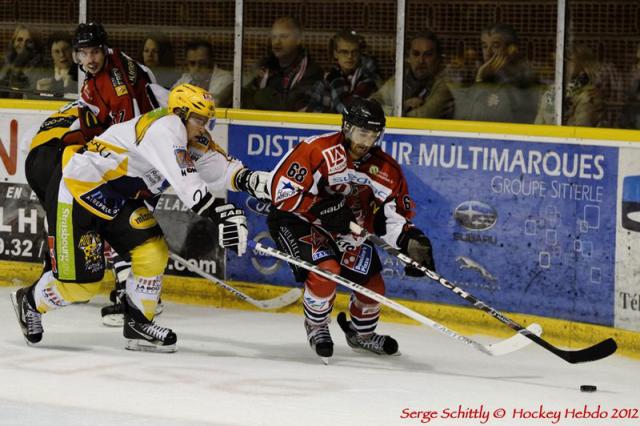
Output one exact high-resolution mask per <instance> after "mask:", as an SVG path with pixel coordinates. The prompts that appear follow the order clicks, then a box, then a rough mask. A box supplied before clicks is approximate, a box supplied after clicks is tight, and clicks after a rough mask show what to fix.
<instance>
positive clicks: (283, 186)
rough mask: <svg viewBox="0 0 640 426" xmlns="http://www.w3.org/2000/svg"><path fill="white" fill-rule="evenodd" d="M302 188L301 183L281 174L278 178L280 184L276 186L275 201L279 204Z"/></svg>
mask: <svg viewBox="0 0 640 426" xmlns="http://www.w3.org/2000/svg"><path fill="white" fill-rule="evenodd" d="M300 190H302V187H301V186H300V185H298V184H297V183H295V182H293V181H291V180H289V179H287V178H286V177H284V176H281V177H280V179H279V180H278V185H277V186H276V191H275V197H274V202H275V203H276V204H277V203H279V202H281V201H284V200H286V199H288V198H291V197H293V196H294V195H296V194H298V192H300Z"/></svg>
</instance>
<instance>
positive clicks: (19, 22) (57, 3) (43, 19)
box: [0, 0, 78, 99]
mask: <svg viewBox="0 0 640 426" xmlns="http://www.w3.org/2000/svg"><path fill="white" fill-rule="evenodd" d="M42 11H49V12H50V11H56V13H43V12H42ZM76 22H78V2H77V0H51V1H49V0H47V1H45V0H16V1H6V2H3V7H2V8H0V45H1V46H3V51H2V68H1V69H0V98H12V99H75V98H77V96H78V95H77V92H78V83H77V78H78V77H77V68H76V67H75V65H74V64H73V60H72V57H71V32H72V31H73V29H74V28H75V25H76V24H75V23H76Z"/></svg>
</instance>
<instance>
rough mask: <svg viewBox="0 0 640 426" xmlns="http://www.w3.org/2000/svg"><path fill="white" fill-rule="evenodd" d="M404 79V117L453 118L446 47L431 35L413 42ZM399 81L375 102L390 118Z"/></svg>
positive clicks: (391, 81)
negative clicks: (447, 75)
mask: <svg viewBox="0 0 640 426" xmlns="http://www.w3.org/2000/svg"><path fill="white" fill-rule="evenodd" d="M408 46H409V49H408V51H407V56H406V67H405V71H404V79H403V84H402V86H403V92H402V115H403V116H408V117H424V118H451V117H452V116H453V110H454V102H453V95H452V94H451V91H450V90H449V86H448V85H447V82H446V80H445V76H444V68H445V67H444V61H443V53H442V46H441V44H440V41H439V40H438V37H437V36H436V35H435V34H434V33H433V32H431V31H429V30H425V31H423V32H420V33H418V34H416V35H414V36H413V37H411V39H410V40H409V43H408ZM395 81H396V80H395V77H391V78H390V79H389V80H387V82H386V83H385V84H384V85H383V86H382V87H381V88H380V90H379V91H378V92H376V93H375V94H374V95H373V96H372V97H371V99H375V100H377V101H378V102H379V103H380V104H382V106H383V108H384V109H385V113H386V114H390V113H391V111H392V107H393V99H394V93H395Z"/></svg>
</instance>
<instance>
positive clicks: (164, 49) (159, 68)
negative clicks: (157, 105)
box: [141, 34, 180, 89]
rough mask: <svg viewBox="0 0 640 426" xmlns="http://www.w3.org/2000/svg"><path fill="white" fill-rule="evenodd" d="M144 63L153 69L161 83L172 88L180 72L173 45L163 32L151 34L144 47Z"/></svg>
mask: <svg viewBox="0 0 640 426" xmlns="http://www.w3.org/2000/svg"><path fill="white" fill-rule="evenodd" d="M141 56H142V64H143V65H144V66H146V67H147V68H149V69H151V71H152V72H153V74H154V75H155V77H156V80H157V82H158V84H159V85H161V86H162V87H165V88H167V89H170V88H171V87H172V86H173V84H174V83H175V82H176V80H177V79H178V78H179V77H180V73H179V72H178V70H177V69H176V59H175V56H174V54H173V46H172V45H171V42H170V41H169V39H168V38H167V37H166V36H165V35H163V34H149V35H148V36H147V37H146V38H145V41H144V45H143V47H142V55H141Z"/></svg>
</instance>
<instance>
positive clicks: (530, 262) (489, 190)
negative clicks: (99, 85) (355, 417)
mask: <svg viewBox="0 0 640 426" xmlns="http://www.w3.org/2000/svg"><path fill="white" fill-rule="evenodd" d="M3 102H5V101H3ZM3 105H4V106H7V102H5V103H0V106H3ZM57 105H59V104H56V103H53V102H51V103H37V102H24V103H20V104H13V105H11V106H12V107H13V108H14V109H10V108H4V109H1V110H0V139H1V140H2V144H1V146H0V157H1V159H2V166H0V177H1V178H2V179H0V199H2V202H1V204H0V206H2V207H0V209H1V210H0V241H1V242H0V259H4V260H12V261H16V260H18V261H27V262H37V259H38V258H39V255H40V254H41V252H42V249H43V239H42V225H43V220H42V213H41V212H40V211H39V208H38V207H37V202H36V201H35V200H34V197H33V196H32V195H31V191H30V190H29V188H28V187H27V186H26V180H25V178H24V169H23V163H24V159H25V158H26V153H27V151H28V139H29V135H30V134H32V132H33V131H34V128H37V126H38V125H39V124H40V123H41V122H42V120H43V119H44V118H46V117H47V116H48V115H49V114H50V113H51V112H50V110H51V109H54V108H56V107H57ZM18 107H19V108H18ZM25 107H27V109H24V108H25ZM218 115H219V119H218V122H217V126H216V129H215V131H214V136H215V138H216V140H217V142H218V143H219V144H220V145H222V146H223V147H227V149H228V151H229V153H230V154H231V155H233V156H235V157H237V158H239V159H241V160H242V161H243V162H244V163H245V164H246V165H247V166H249V167H251V168H256V169H263V170H270V169H271V168H272V167H273V166H274V165H275V164H276V163H277V162H278V161H279V159H281V158H282V156H283V155H284V154H285V153H286V152H287V150H288V149H290V147H292V146H294V145H295V144H296V143H298V142H299V140H301V139H303V138H305V137H308V136H311V135H317V134H322V133H327V132H331V131H335V130H336V129H338V127H337V126H338V125H339V117H338V116H329V115H319V114H282V113H266V112H255V111H234V110H220V111H218ZM425 129H430V130H425ZM637 133H638V132H631V131H620V130H611V131H609V130H607V131H603V130H599V129H579V128H555V127H551V126H525V125H506V124H495V123H494V124H487V123H470V122H447V121H436V120H417V119H389V123H388V129H387V131H386V132H385V135H384V141H383V148H384V149H385V151H387V152H388V153H390V154H391V155H392V156H393V157H394V158H395V159H396V160H397V161H398V162H399V163H400V164H401V166H402V168H403V171H404V173H405V177H406V179H407V182H408V185H409V190H410V193H411V195H412V197H413V199H414V202H415V204H416V208H415V212H416V214H415V217H414V222H415V223H416V225H417V226H419V227H420V228H421V229H423V230H424V231H425V232H426V233H427V235H428V236H429V237H430V239H431V241H432V244H433V246H434V253H435V260H436V265H437V268H438V271H439V272H440V273H441V274H443V275H444V276H446V277H447V278H448V279H450V280H452V281H455V282H456V283H458V284H459V285H460V286H461V287H463V288H465V289H466V290H468V291H469V292H471V293H472V294H473V295H475V296H476V297H478V298H479V299H481V300H483V301H485V302H487V303H489V304H490V305H492V306H493V307H495V308H497V309H500V310H504V311H509V312H518V313H522V314H527V315H533V316H543V317H551V318H557V319H560V320H569V321H577V322H584V323H591V324H599V325H602V326H613V327H616V328H620V329H626V330H633V331H640V285H638V284H637V277H638V276H639V274H640V266H639V265H640V262H638V261H637V258H638V256H637V255H635V256H634V254H635V253H638V251H639V250H640V241H639V240H640V238H639V237H640V235H639V234H638V232H639V231H640V145H639V144H637V143H636V142H635V141H634V140H636V139H640V135H638V134H637ZM229 199H230V200H231V201H233V202H235V203H237V204H242V205H243V206H244V207H245V211H246V212H247V216H248V217H249V222H250V237H251V238H253V239H255V240H259V241H262V242H267V243H269V242H270V238H269V236H268V233H267V232H266V230H267V228H266V224H265V219H266V214H267V213H268V209H269V206H268V205H265V204H263V203H260V202H258V201H257V200H255V199H253V198H250V197H247V196H246V195H244V194H237V193H233V194H229ZM158 214H159V215H160V216H161V217H160V222H161V224H163V227H164V228H165V232H166V233H167V236H168V239H169V242H170V245H171V246H172V248H173V249H174V250H175V251H179V252H180V253H183V254H185V253H186V254H187V255H188V257H190V258H192V259H194V262H196V261H197V262H199V263H198V264H199V266H201V267H203V268H204V269H207V270H208V271H209V272H212V273H216V274H217V275H219V276H223V275H224V274H225V273H226V276H227V278H229V279H232V280H234V281H242V282H251V283H258V285H257V287H261V284H272V285H277V286H282V285H295V284H294V283H293V282H292V275H291V273H290V271H289V269H288V267H286V265H283V264H281V263H279V262H276V261H274V260H272V259H267V258H263V257H261V256H258V255H255V254H253V253H250V254H249V255H248V256H244V257H243V258H237V257H235V256H234V255H230V256H228V259H227V261H226V265H225V261H224V256H223V254H222V253H220V251H219V250H217V249H216V248H215V246H214V245H210V246H207V245H206V244H205V245H204V246H203V244H204V242H205V241H204V240H203V239H202V238H201V236H202V232H203V230H206V226H207V224H206V223H204V224H203V223H200V222H199V221H198V219H197V218H195V217H194V216H193V215H192V214H191V213H190V212H189V211H187V210H186V209H185V208H184V206H183V205H181V203H180V202H179V200H177V199H176V197H175V195H171V194H169V195H167V196H166V197H164V198H163V200H162V201H161V205H160V208H159V210H158ZM381 257H382V259H383V265H384V270H383V275H384V278H385V282H386V283H387V291H388V295H390V296H391V297H394V298H399V299H404V300H408V301H413V302H415V303H417V304H420V303H423V302H428V303H435V304H436V305H433V306H442V305H443V306H442V307H443V308H444V309H447V308H446V307H447V306H451V305H461V306H464V305H465V303H466V302H464V301H463V300H462V299H460V298H458V297H457V296H455V295H453V294H452V293H451V292H449V291H447V290H446V289H444V288H442V287H441V286H439V285H437V284H435V283H431V282H429V281H427V280H425V279H415V278H407V277H405V276H404V272H403V267H402V265H401V264H399V262H397V261H395V260H394V259H391V258H388V257H386V256H384V255H382V254H381ZM196 259H198V260H196ZM170 268H171V269H173V270H170V271H169V273H178V274H183V275H184V274H185V272H184V271H176V265H170ZM187 275H188V274H187ZM197 281H199V280H194V282H197ZM194 285H197V284H194ZM200 285H204V284H202V283H201V284H200ZM268 288H271V287H268ZM451 309H454V308H451Z"/></svg>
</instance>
